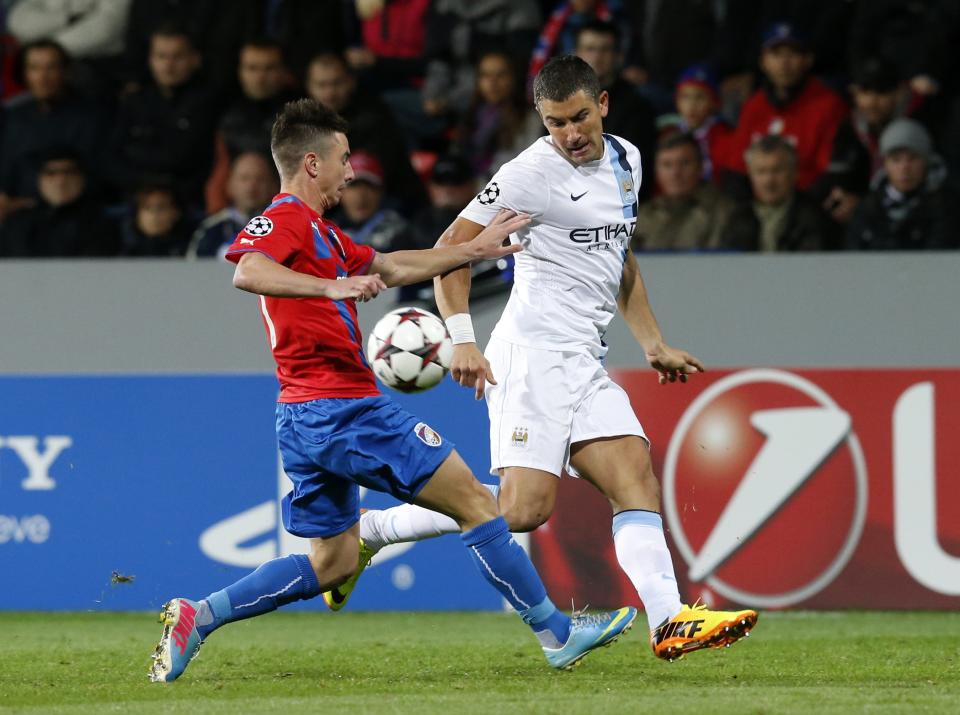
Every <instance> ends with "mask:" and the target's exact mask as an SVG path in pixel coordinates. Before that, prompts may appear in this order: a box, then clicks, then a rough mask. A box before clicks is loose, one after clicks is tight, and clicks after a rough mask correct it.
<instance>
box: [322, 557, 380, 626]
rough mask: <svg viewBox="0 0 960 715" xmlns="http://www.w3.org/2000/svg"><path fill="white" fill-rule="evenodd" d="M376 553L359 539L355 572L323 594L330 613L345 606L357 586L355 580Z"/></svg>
mask: <svg viewBox="0 0 960 715" xmlns="http://www.w3.org/2000/svg"><path fill="white" fill-rule="evenodd" d="M376 553H377V552H376V551H374V550H373V549H371V548H370V547H368V546H367V545H366V544H365V543H363V539H360V558H359V560H358V561H357V570H356V571H354V572H353V575H352V576H351V577H350V578H348V579H347V580H346V581H344V582H343V583H342V584H340V585H339V586H337V587H336V588H334V589H332V590H330V591H327V592H326V593H324V594H323V602H324V603H326V604H327V608H329V609H330V610H331V611H339V610H340V609H341V608H343V607H344V606H346V605H347V599H348V598H350V594H351V593H353V589H354V587H355V586H356V585H357V579H358V578H360V574H362V573H363V572H364V570H365V569H366V568H367V566H369V565H370V559H372V558H373V556H374V554H376Z"/></svg>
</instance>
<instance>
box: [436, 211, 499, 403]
mask: <svg viewBox="0 0 960 715" xmlns="http://www.w3.org/2000/svg"><path fill="white" fill-rule="evenodd" d="M482 230H483V226H481V225H480V224H478V223H474V222H473V221H470V220H468V219H465V218H458V219H457V220H456V221H454V222H453V223H452V224H451V225H450V227H449V228H448V229H447V230H446V231H444V232H443V236H441V237H440V241H439V242H438V243H437V245H438V246H441V245H443V246H452V245H457V244H461V243H466V242H467V241H471V240H473V238H474V236H476V235H477V234H479V233H480V232H481V231H482ZM433 292H434V296H435V297H436V300H437V307H438V308H440V315H441V316H442V317H443V319H444V320H445V321H447V326H448V327H449V328H451V331H450V332H451V337H452V338H453V359H452V360H451V363H450V376H451V377H452V378H453V379H454V381H455V382H457V383H458V384H460V385H462V386H463V387H472V388H473V389H474V390H475V392H476V398H477V399H478V400H479V399H481V398H482V397H483V388H484V386H485V385H486V383H488V382H489V383H491V384H494V385H496V384H497V381H496V380H495V379H494V377H493V371H492V370H491V369H490V362H489V361H488V360H487V359H486V358H485V357H484V356H483V353H482V352H480V348H479V347H478V346H477V343H476V340H475V339H474V337H473V326H472V325H471V323H470V269H469V268H459V269H456V270H453V271H449V272H447V273H444V274H443V275H441V276H437V277H436V278H434V279H433ZM457 324H460V325H461V326H462V329H461V330H457V329H456V325H457Z"/></svg>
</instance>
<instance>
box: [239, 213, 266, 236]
mask: <svg viewBox="0 0 960 715" xmlns="http://www.w3.org/2000/svg"><path fill="white" fill-rule="evenodd" d="M243 230H244V231H246V232H247V233H249V234H250V235H251V236H256V237H257V238H260V237H262V236H266V235H267V234H268V233H270V232H271V231H272V230H273V221H271V220H270V219H268V218H267V217H266V216H254V217H253V218H252V219H250V222H249V223H248V224H247V225H246V227H244V229H243Z"/></svg>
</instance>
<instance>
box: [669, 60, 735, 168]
mask: <svg viewBox="0 0 960 715" xmlns="http://www.w3.org/2000/svg"><path fill="white" fill-rule="evenodd" d="M675 101H676V105H677V116H678V120H677V128H678V129H679V130H680V131H681V132H684V133H688V134H691V135H692V136H693V138H694V139H696V140H697V143H698V144H699V145H700V155H701V156H702V157H703V178H704V179H707V180H712V181H714V182H717V183H719V180H720V176H721V173H722V171H723V169H724V168H725V167H726V166H727V165H728V164H729V154H730V142H731V141H733V128H732V127H731V126H730V125H729V124H727V123H726V121H724V119H723V117H721V116H720V114H719V110H720V94H719V89H718V87H717V82H716V79H715V77H714V76H713V73H712V72H711V71H710V69H709V68H707V67H706V66H705V65H694V66H692V67H688V68H687V69H686V70H685V71H684V72H683V74H681V75H680V80H679V81H678V82H677V91H676V95H675Z"/></svg>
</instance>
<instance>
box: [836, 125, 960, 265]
mask: <svg viewBox="0 0 960 715" xmlns="http://www.w3.org/2000/svg"><path fill="white" fill-rule="evenodd" d="M880 154H881V155H882V156H883V170H882V171H881V173H880V174H879V175H878V176H877V178H876V179H875V181H874V188H873V190H872V191H871V192H870V193H869V194H868V195H867V197H866V198H865V199H864V200H863V201H862V202H861V203H860V205H859V207H858V208H857V211H856V213H855V214H854V216H853V219H852V220H851V222H850V226H849V229H848V231H847V248H850V249H854V250H894V251H905V250H913V249H947V248H957V247H958V246H960V240H958V239H960V236H958V231H960V215H958V209H957V199H958V197H957V195H956V192H954V191H953V190H951V189H950V188H949V187H948V184H947V172H946V168H945V167H944V164H943V161H942V160H941V159H940V157H938V156H937V155H936V154H934V152H933V143H932V142H931V140H930V134H929V133H928V132H927V130H926V129H924V127H923V125H922V124H920V123H919V122H917V121H915V120H913V119H896V120H894V121H893V122H891V123H890V124H889V125H888V126H887V128H886V129H884V130H883V134H881V135H880Z"/></svg>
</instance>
